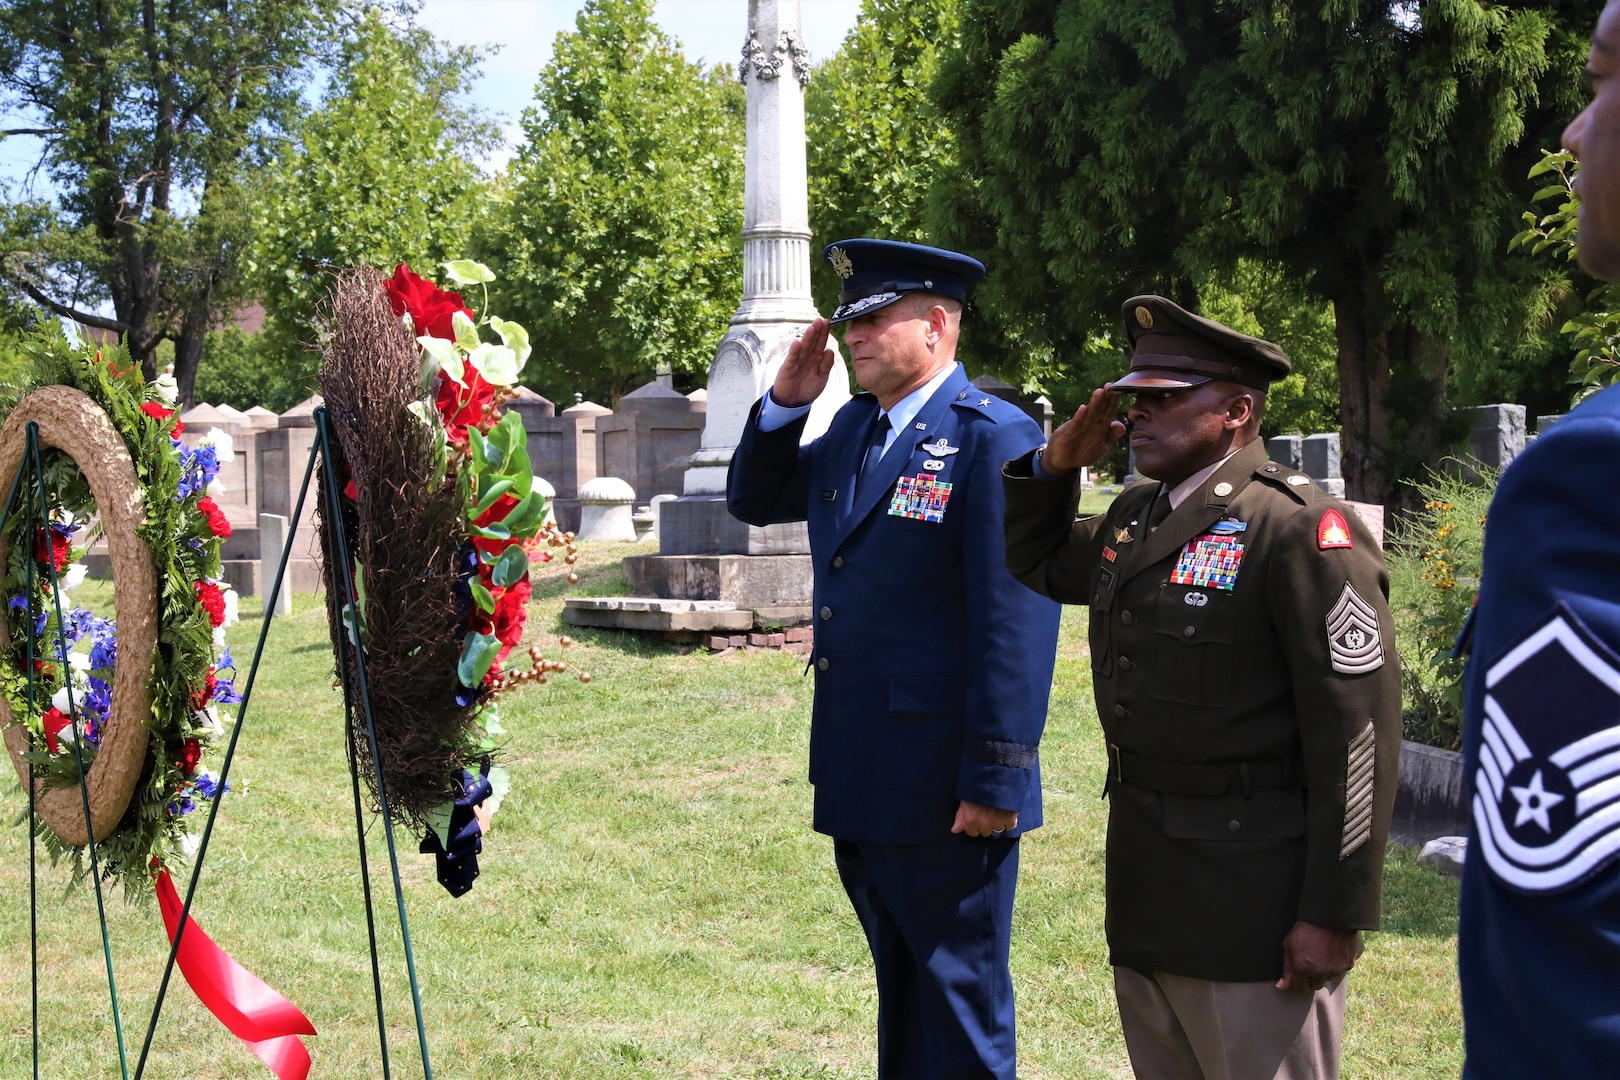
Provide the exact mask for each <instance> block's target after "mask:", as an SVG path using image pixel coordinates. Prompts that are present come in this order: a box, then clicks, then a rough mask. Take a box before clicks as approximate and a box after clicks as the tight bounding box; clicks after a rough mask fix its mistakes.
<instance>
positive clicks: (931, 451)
mask: <svg viewBox="0 0 1620 1080" xmlns="http://www.w3.org/2000/svg"><path fill="white" fill-rule="evenodd" d="M918 426H919V427H921V426H922V425H920V424H919V425H918ZM922 448H923V449H924V450H926V451H928V456H929V457H950V456H951V455H952V454H955V453H959V452H961V449H962V448H961V447H960V446H952V445H951V444H950V443H949V442H947V441H946V439H945V436H943V435H941V436H940V437H939V438H938V439H936V440H934V441H933V442H931V443H926V442H925V443H923V444H922Z"/></svg>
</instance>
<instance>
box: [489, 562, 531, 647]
mask: <svg viewBox="0 0 1620 1080" xmlns="http://www.w3.org/2000/svg"><path fill="white" fill-rule="evenodd" d="M533 588H534V587H533V586H532V585H531V584H530V583H529V575H528V574H524V575H523V577H521V578H520V579H518V581H517V583H516V584H514V585H512V586H510V587H508V588H506V589H503V590H501V597H500V599H499V600H497V601H495V637H496V639H497V640H499V641H500V643H501V644H502V645H506V646H516V645H517V643H518V642H519V641H522V640H523V624H524V622H525V621H526V620H527V619H528V617H529V594H530V593H531V592H532V591H533Z"/></svg>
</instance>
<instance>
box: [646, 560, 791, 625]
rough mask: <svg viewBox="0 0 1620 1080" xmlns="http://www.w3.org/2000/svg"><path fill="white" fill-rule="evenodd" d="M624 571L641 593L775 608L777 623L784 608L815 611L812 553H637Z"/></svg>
mask: <svg viewBox="0 0 1620 1080" xmlns="http://www.w3.org/2000/svg"><path fill="white" fill-rule="evenodd" d="M624 576H625V578H626V579H627V580H628V581H629V583H630V590H631V592H633V593H634V594H635V595H636V596H650V597H656V598H658V599H665V600H722V601H725V602H726V603H729V604H735V605H736V606H737V607H739V608H747V609H749V610H752V611H761V612H764V611H769V612H771V613H772V614H771V615H769V616H765V617H767V618H771V619H774V620H775V621H777V622H797V621H799V619H798V618H797V617H796V616H795V615H788V616H787V617H786V618H784V617H783V615H782V614H781V613H780V612H781V610H782V609H794V610H795V611H796V610H797V609H803V611H804V613H805V615H806V616H808V614H809V609H810V598H811V595H812V592H813V578H812V570H811V566H810V556H808V555H632V556H630V557H629V558H627V559H625V560H624Z"/></svg>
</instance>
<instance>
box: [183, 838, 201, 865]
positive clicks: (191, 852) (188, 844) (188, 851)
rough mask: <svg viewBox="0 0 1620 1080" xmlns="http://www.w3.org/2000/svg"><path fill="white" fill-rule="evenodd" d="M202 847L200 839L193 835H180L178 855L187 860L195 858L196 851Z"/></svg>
mask: <svg viewBox="0 0 1620 1080" xmlns="http://www.w3.org/2000/svg"><path fill="white" fill-rule="evenodd" d="M200 847H202V838H201V837H199V836H197V835H196V834H195V833H181V834H180V854H181V855H183V856H185V857H186V858H187V859H194V858H196V857H197V849H198V848H200Z"/></svg>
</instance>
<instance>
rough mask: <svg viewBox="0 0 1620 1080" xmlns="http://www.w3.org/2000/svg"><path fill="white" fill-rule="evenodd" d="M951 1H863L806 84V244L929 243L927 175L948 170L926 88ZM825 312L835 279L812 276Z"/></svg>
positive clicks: (952, 13)
mask: <svg viewBox="0 0 1620 1080" xmlns="http://www.w3.org/2000/svg"><path fill="white" fill-rule="evenodd" d="M958 7H959V4H958V2H957V0H864V2H863V3H862V4H861V11H860V15H859V16H858V17H857V18H856V20H855V26H854V28H853V29H851V30H850V32H849V35H848V36H847V37H846V38H845V39H844V43H843V45H842V46H841V47H840V48H839V50H838V52H837V54H836V55H834V56H833V57H832V58H831V59H829V60H828V61H826V62H825V63H823V64H821V65H819V66H818V67H817V68H816V69H815V73H814V75H813V76H812V77H811V79H810V85H809V87H808V88H806V90H805V97H804V112H805V135H806V140H807V142H808V144H809V145H808V147H807V151H808V154H807V164H808V171H809V179H810V224H811V227H812V228H813V229H814V230H815V237H814V239H813V240H812V243H811V250H812V251H813V252H819V251H820V250H821V249H822V247H824V246H825V245H827V244H830V243H832V242H833V241H834V240H841V239H844V238H847V237H851V236H881V237H884V238H886V239H890V240H908V241H912V242H914V243H924V244H926V243H931V242H932V240H933V236H932V233H931V232H930V231H929V228H928V224H927V221H926V216H925V212H926V209H927V205H926V204H927V199H928V192H929V189H930V187H931V186H932V185H933V183H934V180H935V178H936V177H947V176H953V175H954V167H955V164H956V153H955V150H954V148H953V145H952V139H951V133H950V129H949V128H948V127H946V125H945V118H944V117H943V116H942V115H941V114H940V112H939V108H938V107H937V106H936V105H935V104H934V101H933V99H932V98H931V97H930V96H929V94H928V88H929V87H930V86H931V85H932V84H933V81H934V77H935V75H936V74H937V73H938V69H939V62H940V53H941V51H942V50H945V49H949V48H950V47H951V46H952V45H953V44H954V43H955V41H956V37H957V29H958V27H957V13H958ZM811 280H812V282H813V283H814V289H815V296H816V303H817V307H819V308H820V309H821V310H823V311H829V310H831V308H832V306H833V305H834V304H835V303H836V300H837V296H838V280H837V278H835V277H833V275H831V274H826V273H816V274H812V275H811Z"/></svg>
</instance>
